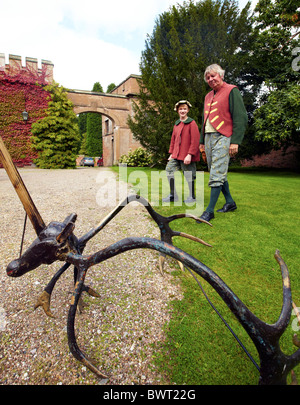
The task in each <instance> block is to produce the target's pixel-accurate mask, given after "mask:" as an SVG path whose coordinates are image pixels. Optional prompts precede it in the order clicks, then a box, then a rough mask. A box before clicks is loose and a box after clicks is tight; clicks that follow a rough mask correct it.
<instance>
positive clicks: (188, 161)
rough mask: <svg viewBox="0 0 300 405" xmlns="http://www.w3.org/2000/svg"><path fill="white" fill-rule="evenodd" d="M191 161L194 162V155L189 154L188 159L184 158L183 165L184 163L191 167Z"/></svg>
mask: <svg viewBox="0 0 300 405" xmlns="http://www.w3.org/2000/svg"><path fill="white" fill-rule="evenodd" d="M191 161H192V155H190V154H188V155H186V157H185V158H184V161H183V163H184V164H185V165H189V164H190V163H191Z"/></svg>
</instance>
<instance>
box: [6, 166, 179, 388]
mask: <svg viewBox="0 0 300 405" xmlns="http://www.w3.org/2000/svg"><path fill="white" fill-rule="evenodd" d="M19 172H20V174H21V176H22V178H23V180H24V183H25V185H26V187H27V189H28V190H29V192H30V194H31V196H32V199H33V201H34V203H35V205H36V207H37V209H38V210H39V212H40V214H41V216H42V218H43V220H44V222H45V223H46V224H48V223H49V222H51V221H63V220H64V219H65V217H67V216H68V215H69V214H70V213H72V212H76V213H77V221H76V228H75V234H76V235H77V236H81V235H83V234H85V233H86V232H87V231H88V230H90V229H91V228H93V227H95V226H96V225H97V224H99V223H100V222H101V220H102V219H103V218H104V217H105V216H106V215H107V214H108V213H109V212H110V211H111V210H112V209H113V207H114V204H113V205H112V206H107V205H106V200H107V197H105V195H106V194H105V192H104V191H105V190H104V188H105V187H107V185H106V186H105V185H104V183H103V181H102V179H105V178H108V176H110V178H109V183H107V184H109V189H108V192H111V191H112V190H113V188H114V187H117V188H118V185H119V183H118V182H117V181H116V175H115V174H113V173H112V172H110V171H109V170H108V169H106V168H77V169H76V170H40V169H36V168H22V169H19ZM122 186H123V188H124V184H122ZM0 199H1V202H0V237H1V243H0V384H18V385H25V384H35V385H36V384H39V385H51V384H55V385H56V384H68V385H70V384H112V385H116V384H118V385H121V384H122V385H123V384H128V385H130V384H161V383H168V381H166V380H165V379H164V378H163V376H162V375H160V374H159V372H158V371H157V370H156V369H155V366H154V365H153V363H152V359H153V356H155V352H154V351H153V350H154V349H153V347H152V344H153V343H155V342H157V341H162V340H163V339H164V332H163V327H164V325H165V323H166V322H168V320H169V319H170V316H171V314H170V309H169V302H170V300H173V299H175V298H176V299H180V297H181V292H180V288H179V286H177V285H176V284H175V283H174V279H173V277H172V275H171V268H170V267H169V266H170V265H171V264H172V262H171V261H169V265H168V264H167V265H166V268H165V270H166V272H165V275H164V276H162V275H161V274H160V271H159V268H158V256H159V254H158V253H157V252H154V251H150V250H134V251H130V252H127V253H124V254H122V255H119V256H116V257H114V258H112V259H109V260H107V261H106V262H104V263H102V264H101V265H99V266H94V267H92V268H90V269H89V271H88V274H87V278H86V284H87V285H90V286H91V287H92V288H93V289H94V290H96V291H97V292H98V293H99V294H100V296H101V297H100V298H93V297H90V296H87V295H84V302H85V304H86V306H85V308H84V311H83V313H81V314H78V315H77V317H76V330H77V334H78V343H79V346H80V347H81V349H82V350H83V351H84V352H85V353H86V354H87V355H88V356H90V357H92V358H94V359H95V360H96V363H97V365H98V367H99V368H100V369H101V371H102V372H103V373H105V374H106V375H108V376H109V379H108V380H99V379H97V378H96V376H95V375H94V374H93V373H91V372H90V371H89V370H88V369H86V367H84V366H83V365H82V364H81V363H79V362H78V361H77V360H75V359H74V357H73V356H72V355H71V354H70V352H69V348H68V342H67V334H66V324H67V315H68V308H69V301H70V297H71V295H70V294H71V291H72V282H73V272H72V269H71V268H70V269H69V270H68V271H67V272H66V273H64V275H63V276H62V277H61V278H60V280H59V282H58V283H57V285H56V287H55V289H54V292H53V294H52V298H51V310H52V312H53V314H54V316H55V318H49V317H47V316H46V315H45V313H44V311H43V310H42V309H41V308H38V309H36V310H35V311H34V305H35V303H36V300H37V298H38V297H39V295H40V294H41V293H42V291H43V289H44V287H45V286H46V284H47V283H48V282H49V281H50V279H51V277H52V276H53V275H54V273H55V272H56V271H57V270H58V268H59V263H56V264H53V265H50V266H45V265H42V266H40V267H39V268H38V269H36V270H34V271H32V272H29V273H27V274H25V275H24V276H23V277H20V278H10V277H8V276H7V275H6V266H7V264H8V263H9V262H10V261H11V260H13V259H15V258H17V257H18V255H19V250H20V242H21V238H22V231H23V223H24V210H23V207H22V205H21V202H20V200H19V198H18V196H17V194H16V192H15V190H14V188H13V186H12V184H11V182H10V181H9V179H8V176H7V174H6V172H5V170H4V169H0ZM116 202H118V201H116ZM127 236H149V237H156V238H158V237H159V232H158V229H157V227H156V225H155V224H154V223H153V222H152V221H151V220H150V217H149V215H148V213H147V212H146V210H145V209H144V207H142V206H141V205H140V204H138V203H132V204H130V205H128V206H126V207H125V208H124V209H123V210H122V211H121V212H120V213H119V214H118V215H117V217H115V218H114V219H113V220H112V221H111V222H110V223H109V224H108V225H107V226H106V227H105V228H104V229H103V230H102V231H101V232H100V233H99V234H98V235H97V236H96V237H95V238H94V239H92V241H90V242H89V244H88V246H87V248H86V250H85V254H87V253H94V252H96V251H97V250H100V249H102V248H103V247H105V246H108V245H110V244H111V243H114V242H116V241H118V240H120V239H123V238H125V237H127ZM35 238H36V235H35V232H34V230H33V228H32V225H31V223H30V222H29V221H27V228H26V234H25V240H24V246H23V251H24V250H25V249H26V248H27V247H28V246H29V245H30V244H31V243H32V241H33V240H34V239H35Z"/></svg>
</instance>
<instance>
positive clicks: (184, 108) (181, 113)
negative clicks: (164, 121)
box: [177, 104, 190, 119]
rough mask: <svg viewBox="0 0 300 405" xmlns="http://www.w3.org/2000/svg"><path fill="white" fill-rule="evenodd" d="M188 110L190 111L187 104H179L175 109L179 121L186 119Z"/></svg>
mask: <svg viewBox="0 0 300 405" xmlns="http://www.w3.org/2000/svg"><path fill="white" fill-rule="evenodd" d="M189 110H190V109H189V107H188V105H187V104H181V105H180V106H179V107H178V109H177V112H178V115H179V117H180V119H184V118H186V117H187V115H188V112H189Z"/></svg>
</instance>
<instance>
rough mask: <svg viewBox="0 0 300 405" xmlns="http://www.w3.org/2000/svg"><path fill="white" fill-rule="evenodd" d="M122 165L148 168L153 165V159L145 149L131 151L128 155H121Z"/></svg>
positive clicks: (120, 161)
mask: <svg viewBox="0 0 300 405" xmlns="http://www.w3.org/2000/svg"><path fill="white" fill-rule="evenodd" d="M122 163H123V164H127V166H129V167H147V166H150V165H151V164H152V158H151V155H150V153H149V152H147V151H146V150H145V149H143V148H137V149H136V150H134V151H133V152H132V151H131V150H130V151H129V153H128V155H121V156H120V159H119V164H122Z"/></svg>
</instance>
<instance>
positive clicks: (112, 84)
mask: <svg viewBox="0 0 300 405" xmlns="http://www.w3.org/2000/svg"><path fill="white" fill-rule="evenodd" d="M115 87H116V85H115V83H110V84H109V85H108V86H107V90H106V93H110V92H111V91H112V90H113V89H114V88H115Z"/></svg>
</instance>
